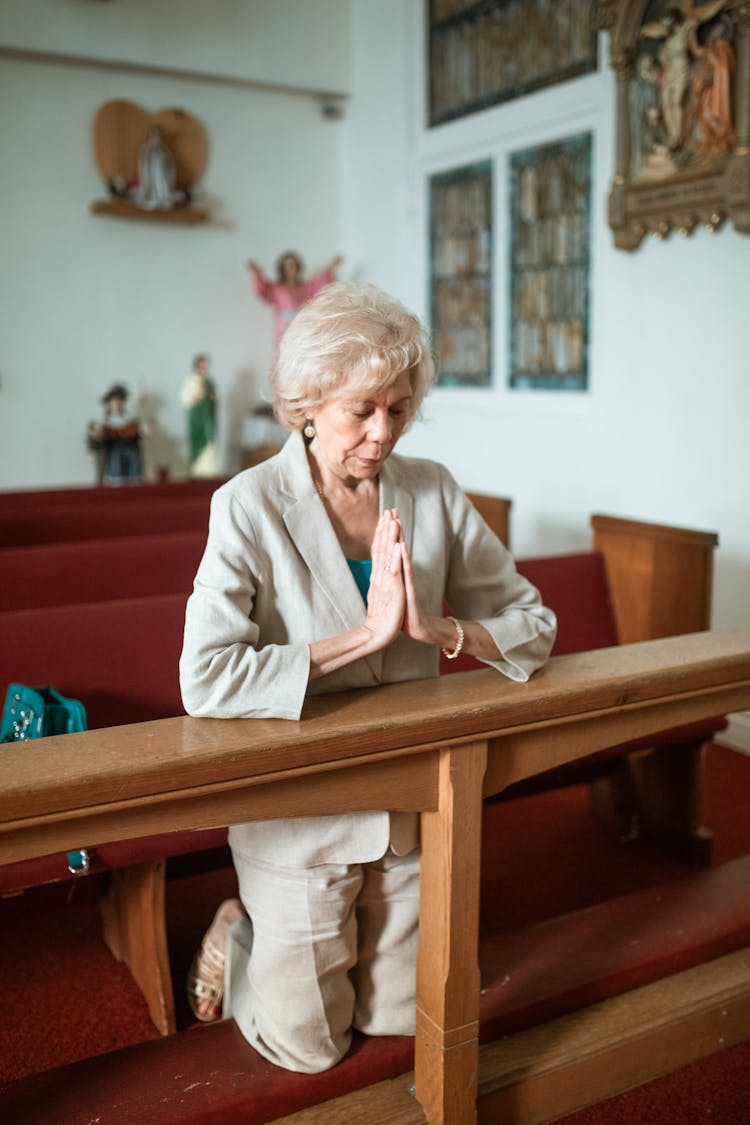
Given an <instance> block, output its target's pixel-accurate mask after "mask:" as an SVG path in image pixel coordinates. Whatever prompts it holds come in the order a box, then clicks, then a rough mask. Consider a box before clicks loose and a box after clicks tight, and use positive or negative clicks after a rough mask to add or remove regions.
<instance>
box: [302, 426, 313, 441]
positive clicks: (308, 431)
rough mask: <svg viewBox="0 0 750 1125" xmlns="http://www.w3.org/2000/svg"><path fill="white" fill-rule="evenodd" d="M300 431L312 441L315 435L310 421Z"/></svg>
mask: <svg viewBox="0 0 750 1125" xmlns="http://www.w3.org/2000/svg"><path fill="white" fill-rule="evenodd" d="M302 433H303V434H304V435H305V437H306V438H308V439H309V440H310V441H312V439H313V438H314V437H315V426H313V424H312V422H308V423H307V425H306V426H305V428H304V430H303V431H302Z"/></svg>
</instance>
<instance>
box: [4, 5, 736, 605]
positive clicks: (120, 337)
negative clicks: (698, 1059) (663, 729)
mask: <svg viewBox="0 0 750 1125" xmlns="http://www.w3.org/2000/svg"><path fill="white" fill-rule="evenodd" d="M165 7H168V9H169V11H170V12H171V15H172V17H173V18H175V17H176V15H178V16H180V18H181V20H182V23H181V24H180V29H179V34H178V35H171V36H165V33H164V9H165ZM349 7H350V3H349V0H283V3H281V4H278V3H277V0H232V2H231V3H230V0H223V2H222V0H219V2H217V3H216V4H212V5H204V4H203V3H201V2H199V0H185V2H184V3H182V2H181V0H180V2H178V0H160V3H159V4H152V3H150V2H149V3H147V2H146V0H118V2H117V3H114V2H113V3H111V4H95V3H93V0H25V2H24V4H15V3H13V2H11V0H0V100H1V101H2V105H3V114H2V115H0V151H2V153H3V161H2V164H1V165H0V189H1V190H2V210H1V211H0V258H1V260H2V262H3V268H2V270H1V271H0V419H1V420H2V423H3V441H2V443H0V487H5V488H11V487H24V486H27V487H30V486H33V485H38V484H56V483H66V482H73V481H76V482H84V481H88V480H91V479H92V472H93V466H92V463H91V459H90V456H89V455H88V454H87V452H86V450H85V448H84V443H83V431H84V428H85V424H86V422H87V421H88V419H89V418H90V417H92V416H94V415H96V413H97V411H98V409H99V408H98V398H99V396H100V395H101V393H102V392H103V391H104V390H105V389H106V387H107V386H108V385H109V383H110V382H112V381H114V380H115V379H125V380H126V381H128V382H129V383H130V385H131V387H132V388H133V391H134V393H135V395H136V396H137V395H139V394H147V395H149V396H151V397H152V399H154V400H155V401H156V405H157V422H158V426H159V429H160V432H161V434H162V438H163V441H162V445H161V447H160V449H158V450H152V451H151V452H152V454H153V457H152V460H154V461H155V459H156V458H157V456H158V457H161V456H162V454H163V453H166V454H171V455H173V456H174V457H175V458H177V455H178V453H179V452H180V450H181V448H182V443H183V425H184V423H183V418H182V413H181V408H180V406H179V400H178V390H179V385H180V382H181V381H182V378H183V376H184V374H185V370H186V367H187V365H188V363H189V361H190V359H191V358H192V356H193V354H194V353H195V352H196V351H198V350H207V351H209V352H210V353H211V355H212V357H213V361H214V364H213V365H214V369H215V372H216V375H217V377H218V380H219V384H220V388H221V392H222V405H223V408H224V426H223V430H224V437H225V441H227V442H229V444H232V441H233V440H234V438H236V437H237V431H238V426H239V425H240V424H241V420H242V416H243V414H244V412H245V410H246V408H247V406H248V405H249V404H250V403H252V402H255V401H257V398H258V396H259V394H260V393H261V390H262V387H263V385H264V382H265V378H266V372H267V369H268V365H269V362H270V357H271V340H272V334H271V318H270V313H269V311H268V310H267V309H266V308H265V307H264V306H262V305H260V304H259V303H258V302H257V301H256V300H255V299H254V298H253V296H252V295H251V293H250V291H249V283H248V280H247V277H246V274H245V272H244V270H243V266H242V263H243V261H244V260H245V259H246V258H247V257H248V256H250V255H251V254H252V256H253V257H257V258H259V259H260V260H262V261H263V262H265V263H266V264H267V265H268V266H270V265H271V263H272V261H273V259H274V257H275V256H276V254H277V253H278V252H279V250H281V249H282V248H284V247H287V246H290V247H296V248H298V249H299V250H300V251H301V252H302V253H303V254H304V255H305V257H306V259H307V261H308V264H309V265H310V266H311V267H313V266H315V265H318V264H320V263H322V262H324V261H325V260H327V259H328V258H329V257H330V256H331V255H332V254H333V253H336V252H341V253H343V254H344V255H345V259H346V261H345V267H344V271H343V272H344V275H345V276H347V275H350V276H360V277H366V278H370V279H372V280H374V281H376V282H378V283H379V284H381V285H383V286H384V287H386V288H387V289H389V290H391V291H393V292H394V293H396V294H397V295H398V296H400V297H402V298H403V299H404V300H405V301H407V303H409V304H410V305H412V306H413V307H415V308H416V309H417V310H418V311H420V312H421V313H422V314H423V315H424V314H425V312H426V310H427V239H426V223H427V215H426V205H425V202H426V186H427V179H428V177H429V175H430V174H431V173H432V172H433V171H438V170H442V169H446V168H450V167H453V166H456V165H459V164H461V163H464V162H466V161H469V160H473V159H475V158H479V157H482V158H487V157H489V158H491V159H493V160H494V162H495V172H496V176H495V182H496V194H497V199H496V247H495V251H496V263H497V278H496V281H497V297H496V313H497V315H496V340H495V355H496V372H495V386H494V387H493V389H492V390H491V391H457V390H453V391H448V390H442V391H435V392H434V393H433V395H431V396H430V399H429V400H428V403H427V416H428V420H427V422H426V423H425V424H420V425H418V426H416V427H415V428H414V430H413V431H412V433H411V434H409V435H408V436H407V437H406V438H405V439H404V446H403V448H404V450H405V451H407V452H408V451H411V452H414V453H416V454H420V455H427V456H432V457H438V458H441V459H442V460H444V461H445V462H446V463H447V464H448V465H449V466H450V467H451V469H452V470H453V471H454V473H455V474H456V476H457V477H458V479H459V480H460V481H461V483H462V484H464V485H465V486H466V487H472V488H476V489H484V490H486V491H494V492H498V493H502V494H505V495H508V496H511V497H512V498H513V501H514V515H513V536H514V544H515V549H516V550H517V552H518V553H519V554H531V553H537V552H538V553H542V552H544V551H555V550H564V549H567V548H573V547H576V546H579V545H582V544H585V543H587V542H588V517H589V514H590V513H591V512H592V511H595V510H599V511H605V512H612V513H614V514H618V515H625V516H633V517H636V518H643V519H653V520H660V521H665V522H670V523H674V524H678V525H683V526H690V527H697V528H703V529H707V530H716V531H718V532H719V536H720V547H719V550H718V552H717V556H716V579H715V598H714V624H716V625H717V626H729V625H732V624H747V623H748V621H749V620H750V517H749V515H748V513H749V512H750V502H749V501H750V496H749V495H748V491H749V488H748V486H749V484H750V443H748V441H747V440H746V432H747V419H748V418H749V417H750V379H748V377H747V376H748V362H747V359H746V358H745V357H746V353H747V345H746V342H745V341H746V333H744V334H743V336H742V338H741V332H742V331H743V328H744V325H745V323H746V319H747V314H746V311H745V310H746V304H747V298H746V278H747V276H748V261H749V260H750V239H749V238H747V237H746V236H741V235H738V234H736V233H735V232H734V231H733V230H732V229H731V228H726V229H724V230H723V231H721V232H720V233H718V234H714V235H711V234H709V233H708V232H706V231H703V230H700V231H697V232H696V233H695V234H694V235H693V236H692V237H691V238H689V239H682V238H681V237H679V236H676V237H673V238H671V239H670V240H668V241H666V242H664V243H657V242H655V241H653V240H652V241H648V242H646V243H644V245H643V246H642V248H641V249H640V250H638V251H637V252H636V253H634V254H625V253H623V252H621V251H616V250H615V249H614V248H613V246H612V241H611V237H610V234H609V231H608V229H607V226H606V196H607V192H608V188H609V181H610V177H611V170H612V165H613V161H612V121H613V82H612V75H611V71H610V68H609V64H608V60H607V57H606V48H605V49H603V51H602V61H601V64H600V71H599V73H598V74H594V75H589V76H586V77H584V78H581V79H578V80H576V81H574V82H571V83H569V84H565V85H561V86H558V87H555V88H553V89H551V90H546V91H540V92H538V93H536V94H533V95H529V96H528V97H525V98H521V99H517V100H516V101H513V102H509V103H507V104H506V105H503V106H499V107H496V108H494V109H491V110H488V111H485V112H483V113H481V114H474V115H471V116H469V117H465V118H463V119H461V120H460V121H457V122H455V123H452V124H449V125H445V126H442V127H440V128H438V129H434V130H428V129H426V128H425V127H424V125H423V122H424V99H423V85H424V63H423V59H424V43H423V4H422V3H421V0H379V2H378V3H377V4H373V3H371V2H370V0H351V24H349V22H348V12H349ZM29 11H31V12H32V16H31V17H30V16H29V15H28V12H29ZM207 11H210V12H211V13H212V19H210V20H209V19H208V18H207V17H206V12H207ZM42 12H43V13H44V15H45V18H44V19H42V18H41V15H40V13H42ZM82 12H83V13H85V14H84V15H81V13H82ZM118 12H119V13H120V15H119V16H118V18H119V19H125V20H127V29H125V26H124V24H123V27H122V28H121V29H120V31H121V34H118V35H114V34H112V33H111V26H110V27H109V28H108V27H105V26H104V25H103V24H102V23H101V22H100V21H104V20H112V19H114V15H115V14H116V13H118ZM34 13H35V18H32V17H33V16H34ZM273 13H275V14H276V17H278V18H276V19H275V18H274V16H273ZM311 13H313V14H312V15H311ZM63 14H64V16H65V19H64V20H63V19H62V15H63ZM214 17H215V18H214ZM263 19H265V21H266V22H265V24H264V23H263ZM50 20H51V21H52V22H50ZM71 20H75V25H74V28H75V35H74V36H73V37H72V38H71V36H70V34H69V31H70V25H69V23H68V22H67V21H71ZM133 20H135V23H133ZM253 20H254V21H255V22H254V23H253V22H252V21H253ZM303 20H307V21H308V22H307V24H303V23H301V22H300V21H303ZM248 21H250V23H248ZM299 28H302V29H303V30H304V31H305V37H300V35H299V34H298V31H299ZM190 29H192V30H190ZM253 29H254V30H253ZM63 31H65V32H66V34H65V36H63ZM105 32H106V34H105ZM342 36H343V39H342ZM349 36H350V37H351V38H350V39H349ZM87 37H88V38H87ZM249 37H250V38H252V39H253V43H252V49H250V48H249V47H248V50H247V51H246V52H245V51H242V50H240V51H238V50H237V43H238V42H240V43H247V42H248V38H249ZM155 43H156V44H157V45H158V46H159V49H158V51H157V52H156V54H154V50H155V47H154V44H155ZM258 43H261V44H262V48H259V47H258ZM347 43H350V45H349V46H347ZM34 44H36V49H37V50H38V51H41V52H48V51H51V50H55V49H58V50H60V51H66V52H67V53H70V52H71V51H72V50H73V48H76V52H77V54H78V55H81V54H85V53H86V51H87V50H88V51H89V53H90V54H91V57H92V59H94V60H96V59H101V58H103V57H110V58H112V57H114V55H115V51H116V50H117V51H120V57H122V58H123V59H125V60H127V59H130V61H133V60H136V59H137V57H138V56H139V54H140V56H141V59H142V60H145V61H146V62H148V63H149V65H154V66H155V65H157V64H158V60H160V59H161V60H163V64H164V66H167V67H169V68H173V72H174V70H179V69H181V68H184V69H187V70H188V71H189V70H200V69H201V68H205V69H206V70H207V71H210V70H211V69H212V68H213V69H216V68H217V67H220V66H221V65H222V60H224V59H226V60H227V61H226V66H227V68H235V69H238V70H239V71H241V70H242V67H243V66H244V65H245V64H244V62H243V60H245V62H247V66H246V67H245V70H244V78H246V79H247V80H248V81H251V80H255V79H257V80H258V81H262V82H265V81H267V80H268V76H269V75H272V76H273V78H274V80H275V81H277V82H278V83H279V84H280V85H281V86H287V87H289V86H294V85H295V83H298V82H301V81H302V79H304V82H303V83H302V84H303V85H304V84H307V83H309V82H313V81H316V82H318V81H319V82H321V83H323V85H327V84H326V83H325V78H326V76H328V77H330V79H331V83H332V84H333V86H334V88H335V89H337V90H341V89H345V88H346V84H347V83H349V86H350V91H351V98H350V100H349V101H348V103H347V106H346V112H345V116H344V118H343V120H342V121H340V122H335V121H331V120H329V119H324V118H323V117H322V116H321V114H320V111H319V106H318V104H317V102H316V101H315V100H314V99H312V100H310V99H307V98H306V97H303V96H297V95H295V93H293V92H287V93H280V92H271V91H270V90H267V89H254V88H252V87H251V86H249V85H247V86H242V85H239V86H238V85H231V84H229V83H220V82H217V81H203V80H200V79H199V77H197V76H195V77H192V78H188V77H183V78H178V77H175V75H174V73H173V72H172V75H171V76H170V77H167V76H161V77H160V76H159V75H158V74H156V73H149V72H147V71H143V72H137V71H132V70H117V69H108V68H107V67H105V66H101V65H94V63H93V62H92V64H91V65H78V66H74V65H71V64H69V63H65V64H63V63H62V62H60V63H59V64H57V65H55V64H53V63H50V62H43V61H41V60H37V61H31V58H30V56H26V55H24V54H20V55H19V54H17V53H16V54H15V55H14V56H11V55H10V54H9V52H8V50H6V52H5V57H3V54H2V47H3V46H5V47H6V48H9V49H10V48H12V50H13V51H14V52H19V51H28V50H29V49H31V48H32V47H33V46H34ZM342 44H343V45H342ZM603 44H604V40H603ZM55 45H57V46H55ZM139 47H140V49H139ZM300 55H304V56H305V58H307V59H308V62H306V63H305V64H304V65H303V63H302V61H301V60H300ZM308 57H309V58H308ZM310 58H315V59H316V62H315V64H314V66H313V64H312V63H310V62H309V59H310ZM342 59H343V61H342ZM154 60H156V61H154ZM258 60H264V62H265V64H266V69H265V70H262V69H261V68H260V63H259V61H258ZM308 66H309V67H312V70H308V69H306V67H308ZM300 76H302V78H300ZM321 88H323V87H321ZM114 97H130V98H132V99H133V100H135V101H139V102H140V103H142V104H143V105H144V106H146V107H147V108H150V109H158V108H160V107H162V106H165V105H180V106H183V107H184V108H186V109H188V110H189V111H190V112H191V113H194V114H195V115H196V116H198V117H199V118H200V119H201V121H202V122H203V123H204V126H205V128H206V131H207V135H208V138H209V162H208V168H207V171H206V176H205V178H204V182H203V185H202V186H203V188H204V191H205V202H206V203H207V204H208V205H209V206H210V207H211V209H212V213H213V215H214V219H213V222H212V223H210V224H206V225H205V226H198V227H195V228H188V227H184V228H183V227H173V226H169V225H166V224H164V225H157V224H146V223H144V224H139V223H128V222H123V221H117V220H114V219H107V218H102V217H94V216H92V215H90V214H89V212H88V207H89V204H90V202H91V201H92V200H93V199H95V198H97V197H99V196H101V194H102V187H101V185H100V184H99V182H98V179H97V175H96V171H95V167H94V162H93V159H92V154H91V149H90V143H89V128H90V124H91V121H92V119H93V116H94V114H95V112H96V110H97V108H98V107H99V106H100V105H101V104H102V102H104V101H106V100H108V99H109V98H114ZM583 128H587V129H591V130H592V131H593V133H594V153H595V157H594V161H595V173H594V190H593V200H594V236H593V243H592V289H593V304H592V328H591V389H590V391H589V392H588V393H585V394H573V393H569V394H556V393H547V392H510V391H508V390H506V389H505V387H504V380H505V340H506V336H507V324H506V319H505V318H506V308H507V300H506V297H507V293H506V289H505V285H506V281H505V278H506V272H507V233H508V232H507V222H506V218H505V216H506V213H507V198H506V194H505V191H506V162H507V158H508V154H509V153H511V152H513V151H515V150H516V149H517V148H521V147H525V146H526V145H527V144H531V143H535V142H536V141H539V142H544V141H546V140H552V139H554V138H558V137H562V136H565V135H568V134H570V133H573V132H576V131H579V130H580V129H583ZM230 408H231V409H230ZM230 413H231V420H230V418H229V417H228V415H229V414H230ZM231 427H233V429H231ZM230 434H234V438H231V439H230Z"/></svg>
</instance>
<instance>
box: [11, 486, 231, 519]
mask: <svg viewBox="0 0 750 1125" xmlns="http://www.w3.org/2000/svg"><path fill="white" fill-rule="evenodd" d="M224 479H228V478H222V479H216V480H204V479H197V478H196V479H191V480H175V481H172V480H170V481H155V482H153V483H144V484H132V485H127V486H122V487H116V488H112V487H109V486H105V485H93V486H87V485H71V486H70V487H64V488H29V489H6V490H0V513H5V512H23V511H33V510H34V509H35V508H42V509H47V508H53V507H56V506H59V505H62V506H64V507H68V506H70V505H75V504H78V505H84V504H90V503H92V502H93V503H94V504H104V503H106V504H128V503H130V502H131V501H133V500H136V501H138V502H139V503H140V502H141V501H143V500H177V499H184V498H185V497H196V496H206V497H210V496H211V494H212V493H213V492H214V491H215V490H216V489H217V488H218V487H219V485H220V484H222V483H223V480H224Z"/></svg>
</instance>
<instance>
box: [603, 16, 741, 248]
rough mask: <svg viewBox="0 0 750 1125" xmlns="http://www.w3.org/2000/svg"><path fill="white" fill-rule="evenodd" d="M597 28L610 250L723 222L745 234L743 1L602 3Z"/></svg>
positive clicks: (714, 228)
mask: <svg viewBox="0 0 750 1125" xmlns="http://www.w3.org/2000/svg"><path fill="white" fill-rule="evenodd" d="M599 22H600V25H601V27H603V28H605V29H606V30H607V31H608V32H609V37H610V57H611V61H612V66H613V69H614V71H615V74H616V79H617V103H616V123H615V125H616V151H615V173H614V179H613V181H612V186H611V190H610V195H609V225H610V227H611V228H612V232H613V235H614V241H615V245H616V246H617V247H619V248H620V249H622V250H635V249H636V247H638V246H639V245H640V243H641V241H642V239H643V238H644V236H645V235H646V234H654V235H655V236H656V237H657V238H664V237H666V236H667V235H668V234H670V232H671V231H673V230H679V231H680V232H681V233H683V234H690V233H691V232H692V231H693V230H694V229H695V227H696V226H698V225H699V224H702V225H703V226H705V227H707V228H708V229H709V230H717V229H718V228H719V227H721V226H722V224H723V223H724V222H726V221H727V220H728V221H730V222H731V223H733V224H734V226H735V228H736V229H737V230H738V231H741V232H743V233H744V234H750V2H748V0H602V3H601V4H600V10H599Z"/></svg>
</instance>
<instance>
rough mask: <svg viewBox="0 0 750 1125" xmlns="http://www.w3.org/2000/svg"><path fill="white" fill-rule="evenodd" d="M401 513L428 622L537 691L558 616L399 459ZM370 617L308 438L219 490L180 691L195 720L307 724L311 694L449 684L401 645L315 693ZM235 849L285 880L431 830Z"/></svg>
mask: <svg viewBox="0 0 750 1125" xmlns="http://www.w3.org/2000/svg"><path fill="white" fill-rule="evenodd" d="M386 508H397V509H398V512H399V516H400V517H401V521H402V524H403V527H404V535H405V538H406V541H407V545H408V548H409V552H410V554H411V557H412V561H413V566H414V577H415V584H416V588H417V595H418V597H419V599H420V601H421V604H422V605H423V607H424V609H425V611H426V612H427V613H430V614H441V613H442V611H443V604H444V602H445V601H447V602H448V603H449V604H450V606H451V610H452V612H453V613H455V615H456V616H457V617H460V618H464V619H469V620H474V621H480V622H481V623H482V625H484V626H485V628H486V629H487V630H488V631H489V633H490V634H491V635H492V637H493V638H494V640H495V642H496V644H497V646H498V648H499V650H500V652H501V653H502V658H501V659H500V660H497V661H491V662H488V663H491V664H492V666H493V667H495V668H497V669H498V671H500V672H502V673H503V674H504V675H505V676H507V677H508V678H510V679H511V680H517V681H525V680H527V679H528V678H529V676H530V675H531V674H532V672H534V671H535V670H536V669H537V668H539V667H540V666H541V665H542V664H543V663H544V661H545V660H546V658H547V656H548V655H549V651H550V649H551V647H552V643H553V641H554V637H555V627H556V625H555V617H554V614H553V613H552V611H551V610H550V609H548V608H546V607H545V606H543V605H542V604H541V598H540V596H539V593H538V591H537V590H536V589H535V588H534V587H533V586H532V585H531V584H530V583H529V582H527V581H526V579H524V578H522V577H521V576H520V575H519V574H518V572H517V571H516V568H515V565H514V563H513V560H512V558H511V556H510V554H509V552H508V551H507V550H506V548H505V547H504V546H503V545H502V544H501V543H500V541H499V540H498V539H497V538H496V537H495V536H494V535H493V533H492V532H491V531H490V530H489V528H488V527H487V525H486V524H485V522H484V520H483V519H482V518H481V517H480V516H479V515H478V513H477V512H476V510H475V509H474V507H473V505H472V504H471V503H470V502H469V501H468V500H467V498H466V496H465V495H464V493H463V492H462V491H461V489H460V488H459V487H458V485H457V484H456V482H455V481H454V480H453V478H452V477H451V475H450V474H449V472H448V471H447V469H445V468H444V467H443V466H442V465H439V464H437V463H436V462H433V461H426V460H418V459H415V458H409V457H401V456H399V455H398V454H395V453H394V454H392V455H391V456H390V458H389V459H388V461H387V462H386V464H385V465H384V467H383V470H382V472H381V474H380V509H381V511H383V510H385V509H386ZM365 612H366V611H365V605H364V602H363V600H362V596H361V594H360V593H359V590H358V588H357V585H356V583H355V581H354V578H353V576H352V574H351V571H350V570H349V567H348V565H347V562H346V559H345V558H344V554H343V552H342V550H341V547H340V545H339V542H338V540H337V538H336V535H335V533H334V530H333V528H332V526H331V523H330V521H329V519H328V516H327V514H326V511H325V508H324V506H323V503H322V501H321V499H320V497H319V496H318V493H317V492H316V490H315V487H314V484H313V481H312V477H311V475H310V470H309V466H308V461H307V456H306V453H305V446H304V440H303V438H302V435H301V434H299V433H294V434H292V435H291V436H290V438H289V439H288V441H287V443H286V444H285V446H284V448H283V449H282V450H281V452H280V453H278V454H277V455H276V456H275V457H273V458H271V459H270V460H268V461H265V462H263V463H262V464H260V465H257V466H255V467H254V468H252V469H247V470H246V471H245V472H242V473H239V474H238V476H236V477H234V478H233V479H232V480H231V481H229V482H228V483H227V484H225V485H223V486H222V487H221V488H219V489H217V491H216V492H215V493H214V496H213V499H212V503H211V516H210V520H209V531H208V541H207V544H206V549H205V553H204V555H203V558H202V560H201V563H200V566H199V568H198V572H197V575H196V578H195V583H194V589H193V593H192V595H191V597H190V599H189V601H188V604H187V610H186V618H185V636H184V643H183V650H182V655H181V658H180V686H181V691H182V698H183V703H184V705H185V709H186V711H187V712H188V714H190V715H195V716H199V717H200V716H204V717H205V716H210V717H214V718H254V717H266V718H280V719H292V720H298V719H299V718H300V716H301V714H302V709H303V705H304V700H305V696H306V694H319V693H321V692H331V691H343V690H345V689H348V688H362V687H373V688H374V687H377V686H378V684H382V683H393V682H395V681H398V680H410V679H420V678H424V677H427V676H434V675H437V672H438V660H439V651H438V649H437V648H436V647H434V646H431V645H424V644H420V643H418V642H416V641H413V640H411V639H410V638H409V637H406V636H404V635H403V634H402V635H401V636H400V637H399V638H398V639H397V640H396V641H395V642H394V643H393V644H391V645H389V646H388V648H387V649H385V650H383V651H381V652H378V653H375V654H374V655H372V656H368V657H365V658H362V659H359V660H356V661H354V662H353V663H352V664H349V665H347V666H346V667H343V668H340V669H338V670H337V671H335V672H332V673H331V674H330V675H328V676H324V677H321V678H320V679H318V680H315V681H313V682H312V683H310V684H308V677H309V670H310V651H309V645H310V643H311V642H312V641H314V640H322V639H324V638H326V637H331V636H335V635H337V634H339V633H343V632H346V631H347V630H349V629H353V628H356V627H357V626H359V625H361V624H362V622H363V621H364V619H365ZM230 841H231V843H232V846H233V848H236V849H238V850H240V851H241V852H245V853H246V854H248V855H250V856H252V857H254V858H256V859H261V860H267V861H269V862H274V863H278V864H282V865H286V866H310V865H314V864H320V863H361V862H366V861H368V860H372V859H377V858H379V857H380V856H381V855H383V854H384V853H385V851H387V850H388V847H389V844H390V846H391V847H392V849H393V850H394V851H396V852H397V853H399V854H403V853H404V852H407V851H409V850H411V848H413V847H415V846H416V843H417V818H416V816H414V815H413V814H403V813H395V814H389V813H387V812H367V813H351V814H344V815H341V816H326V817H305V818H301V819H296V820H278V821H259V822H252V823H248V824H244V825H238V826H235V827H233V828H232V830H231V832H230Z"/></svg>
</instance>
